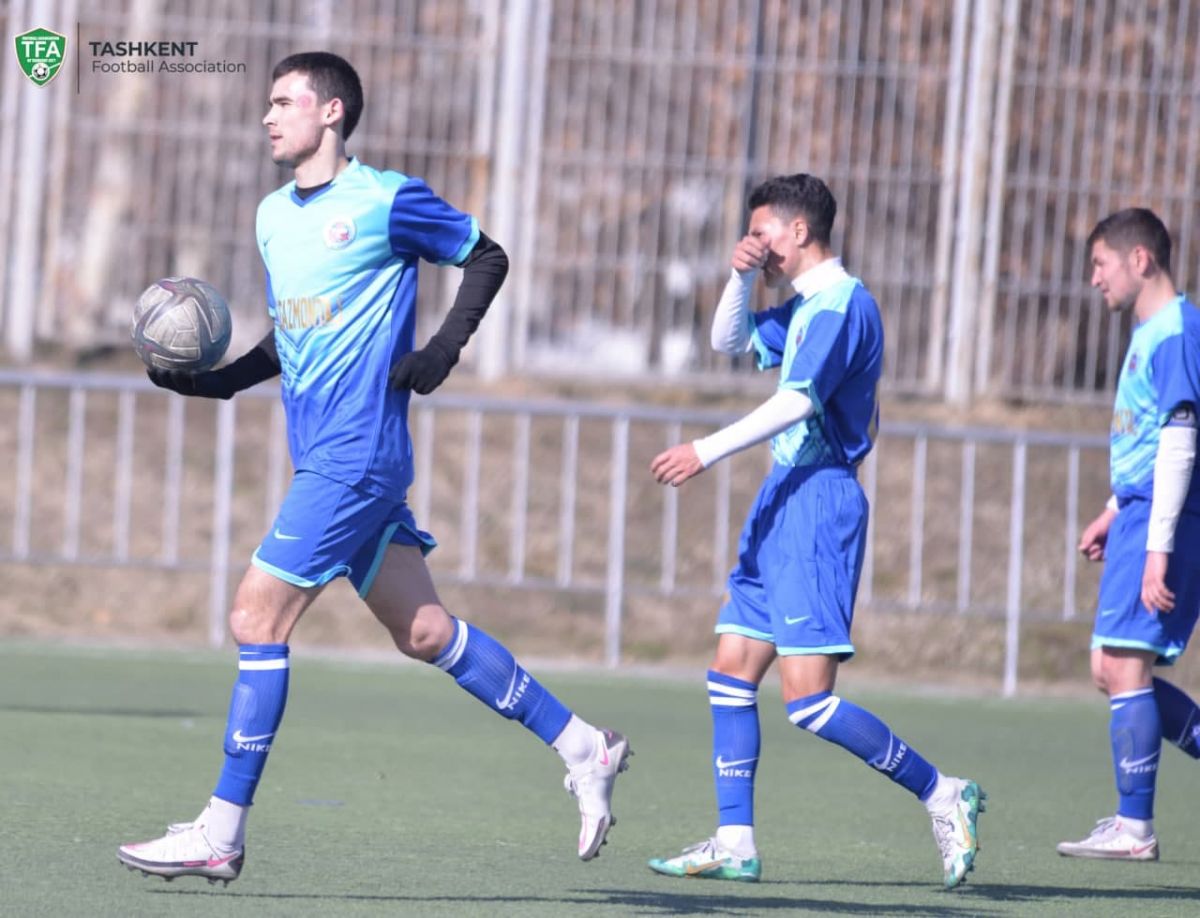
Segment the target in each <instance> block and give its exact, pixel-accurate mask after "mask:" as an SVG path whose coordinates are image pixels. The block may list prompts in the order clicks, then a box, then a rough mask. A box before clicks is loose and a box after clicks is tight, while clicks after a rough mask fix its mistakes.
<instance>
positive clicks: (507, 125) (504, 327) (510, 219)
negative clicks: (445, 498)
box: [478, 0, 535, 379]
mask: <svg viewBox="0 0 1200 918" xmlns="http://www.w3.org/2000/svg"><path fill="white" fill-rule="evenodd" d="M534 2H535V0H509V3H508V5H507V10H506V15H505V29H504V39H503V43H502V45H501V48H500V54H501V58H500V100H499V106H500V108H499V116H498V117H497V118H496V128H497V132H496V169H495V178H494V180H493V193H492V201H491V208H490V210H491V214H492V216H491V219H492V221H493V225H494V227H495V229H494V230H492V231H490V232H491V233H492V234H494V236H495V238H496V239H497V240H499V241H500V244H501V245H503V246H505V247H506V248H508V249H509V254H510V255H512V256H513V260H514V261H515V262H517V263H518V264H519V263H520V262H521V261H523V260H526V259H529V258H530V257H532V255H531V253H529V252H521V251H519V250H518V251H514V250H513V247H514V246H515V245H516V244H517V243H516V241H517V239H518V236H519V233H520V201H521V194H520V188H521V181H522V178H523V173H524V143H523V141H524V140H525V132H526V130H527V128H526V123H525V116H526V113H527V109H528V106H529V73H528V66H529V65H528V60H527V59H528V56H529V32H530V28H531V23H532V21H533V18H532V17H533V3H534ZM491 312H492V313H494V315H491V316H489V318H488V321H486V322H484V323H483V326H482V327H481V328H480V330H479V336H478V337H479V375H480V376H481V377H483V378H484V379H495V378H496V377H498V376H503V375H504V373H506V372H507V371H508V367H509V353H510V345H509V341H510V337H511V331H512V324H513V306H512V297H511V296H510V295H509V294H507V293H505V292H504V291H501V292H500V294H499V296H497V298H496V301H495V303H494V304H493V305H492V307H491Z"/></svg>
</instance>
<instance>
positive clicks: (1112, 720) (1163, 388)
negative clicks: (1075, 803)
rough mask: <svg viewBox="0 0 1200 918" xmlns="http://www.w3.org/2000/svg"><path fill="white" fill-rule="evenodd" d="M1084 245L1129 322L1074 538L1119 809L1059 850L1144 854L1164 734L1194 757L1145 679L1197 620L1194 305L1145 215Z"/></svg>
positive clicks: (1199, 527)
mask: <svg viewBox="0 0 1200 918" xmlns="http://www.w3.org/2000/svg"><path fill="white" fill-rule="evenodd" d="M1088 250H1089V253H1090V255H1091V263H1092V286H1093V287H1095V288H1096V289H1098V290H1099V291H1100V293H1101V294H1102V295H1103V297H1104V301H1105V303H1106V304H1107V306H1108V308H1109V309H1111V310H1113V311H1120V310H1132V311H1133V315H1134V318H1135V320H1136V324H1135V326H1134V329H1133V336H1132V337H1131V338H1130V341H1129V350H1128V352H1127V353H1126V355H1125V363H1124V365H1123V366H1122V367H1121V375H1120V377H1119V379H1118V381H1117V396H1116V403H1115V405H1114V407H1113V417H1112V428H1111V432H1110V466H1111V484H1112V498H1111V499H1110V500H1109V502H1108V506H1107V507H1105V509H1104V510H1103V511H1102V512H1101V513H1100V515H1099V516H1098V517H1096V519H1095V520H1093V521H1092V522H1091V524H1089V525H1088V527H1087V528H1086V529H1085V530H1084V531H1083V536H1082V538H1081V539H1080V542H1079V550H1080V552H1082V553H1083V555H1084V556H1085V557H1087V558H1088V559H1089V560H1092V561H1104V576H1103V577H1102V579H1101V581H1100V597H1099V602H1098V605H1097V610H1096V620H1095V625H1094V627H1093V630H1092V660H1091V663H1092V677H1093V679H1094V680H1095V682H1096V685H1097V686H1098V687H1099V689H1100V690H1101V691H1102V692H1104V693H1105V694H1106V695H1108V699H1109V709H1110V714H1109V737H1110V739H1111V741H1112V760H1113V774H1114V776H1115V778H1116V784H1117V812H1116V814H1115V815H1114V816H1110V817H1107V818H1105V819H1101V820H1100V821H1099V822H1097V823H1096V827H1095V829H1093V830H1092V833H1091V834H1090V835H1089V836H1088V837H1087V838H1084V839H1081V840H1080V841H1065V842H1062V843H1061V844H1060V845H1059V846H1058V853H1059V854H1062V855H1064V856H1067V857H1090V858H1107V859H1113V860H1134V861H1151V860H1157V859H1158V854H1159V849H1158V838H1157V836H1156V835H1155V833H1154V822H1153V819H1154V792H1155V788H1156V785H1157V782H1158V762H1159V754H1160V753H1161V751H1162V741H1163V739H1164V738H1166V739H1167V740H1168V741H1169V742H1171V743H1173V744H1174V745H1176V746H1178V747H1179V748H1180V749H1181V750H1183V751H1184V752H1186V753H1187V754H1188V755H1190V756H1191V757H1192V758H1195V759H1200V708H1198V707H1197V706H1196V703H1195V702H1194V701H1193V700H1192V699H1191V698H1189V697H1188V696H1187V695H1186V694H1185V693H1184V692H1182V691H1180V690H1179V689H1178V688H1176V687H1175V686H1174V685H1172V684H1171V683H1169V682H1167V681H1166V680H1164V679H1158V678H1155V677H1154V667H1155V666H1156V665H1157V666H1169V665H1171V664H1173V663H1174V662H1175V660H1177V659H1178V658H1179V656H1180V654H1182V653H1183V651H1184V648H1185V647H1186V646H1187V643H1188V640H1189V638H1190V637H1191V634H1192V630H1193V629H1194V628H1195V627H1196V618H1197V615H1198V614H1200V475H1196V474H1195V473H1194V471H1193V470H1194V467H1195V461H1196V428H1197V421H1196V412H1197V407H1198V406H1200V310H1198V309H1197V308H1196V306H1195V305H1194V304H1193V303H1191V302H1189V301H1188V299H1187V298H1186V297H1185V296H1183V295H1182V294H1181V293H1179V292H1178V291H1177V290H1176V289H1175V281H1174V280H1173V279H1172V277H1171V237H1170V235H1169V234H1168V233H1167V228H1166V227H1165V226H1163V223H1162V221H1161V220H1159V218H1158V217H1157V216H1156V215H1155V214H1154V213H1152V212H1151V211H1149V210H1146V209H1144V208H1129V209H1127V210H1120V211H1117V212H1116V213H1114V214H1110V215H1109V216H1108V217H1105V218H1104V219H1103V220H1101V221H1100V222H1099V223H1098V224H1096V227H1095V228H1094V229H1093V230H1092V233H1091V235H1090V236H1089V237H1088Z"/></svg>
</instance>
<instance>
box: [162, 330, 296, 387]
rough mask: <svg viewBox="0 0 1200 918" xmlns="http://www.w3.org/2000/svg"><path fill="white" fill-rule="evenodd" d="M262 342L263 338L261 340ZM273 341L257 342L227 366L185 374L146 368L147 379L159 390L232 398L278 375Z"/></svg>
mask: <svg viewBox="0 0 1200 918" xmlns="http://www.w3.org/2000/svg"><path fill="white" fill-rule="evenodd" d="M264 341H266V339H264ZM274 354H275V344H274V341H273V340H271V341H269V342H267V343H266V344H264V343H259V345H258V346H257V347H255V348H252V349H251V350H250V351H249V352H248V353H246V354H243V355H242V356H241V357H239V358H238V359H237V360H235V361H234V362H233V363H231V364H229V365H228V366H224V367H221V369H219V370H204V371H203V372H200V373H189V372H188V371H187V370H160V369H157V368H155V367H151V368H149V369H147V370H146V375H147V376H149V377H150V382H152V383H154V385H156V386H158V387H159V388H160V389H170V390H171V391H172V392H178V393H179V394H180V395H195V396H199V397H200V398H233V396H234V395H236V394H237V393H238V392H241V391H242V390H243V389H249V388H250V387H251V386H255V385H258V383H260V382H263V381H265V380H268V379H271V378H272V377H275V376H278V375H279V363H278V362H277V358H276V357H275V356H274Z"/></svg>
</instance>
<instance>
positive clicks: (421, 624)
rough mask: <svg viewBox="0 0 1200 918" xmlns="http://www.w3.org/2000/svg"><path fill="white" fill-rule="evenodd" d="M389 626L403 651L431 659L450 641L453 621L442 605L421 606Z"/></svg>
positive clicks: (410, 655) (400, 649)
mask: <svg viewBox="0 0 1200 918" xmlns="http://www.w3.org/2000/svg"><path fill="white" fill-rule="evenodd" d="M388 630H389V631H390V632H391V634H392V640H393V641H394V642H395V644H396V647H397V649H398V650H399V651H400V652H401V653H402V654H404V655H405V656H406V657H412V658H413V659H415V660H424V661H425V662H429V661H430V660H432V659H434V658H435V657H436V656H437V655H438V654H439V653H441V652H442V649H443V648H444V647H445V646H446V644H447V643H449V641H450V638H451V637H452V636H453V634H454V623H453V621H452V619H451V618H450V616H449V614H448V613H447V612H446V610H445V609H443V608H442V607H441V606H422V607H421V608H420V609H418V610H417V612H416V614H415V615H413V616H412V617H411V618H407V619H405V620H403V621H399V622H393V623H391V624H389V626H388Z"/></svg>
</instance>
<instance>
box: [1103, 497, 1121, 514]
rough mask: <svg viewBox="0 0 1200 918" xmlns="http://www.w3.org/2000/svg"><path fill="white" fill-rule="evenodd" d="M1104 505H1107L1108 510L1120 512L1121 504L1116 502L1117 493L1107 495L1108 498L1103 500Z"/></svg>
mask: <svg viewBox="0 0 1200 918" xmlns="http://www.w3.org/2000/svg"><path fill="white" fill-rule="evenodd" d="M1104 506H1105V507H1107V508H1108V509H1109V510H1111V511H1112V512H1113V513H1120V512H1121V505H1120V504H1118V503H1117V495H1115V494H1110V495H1108V500H1106V501H1105V502H1104Z"/></svg>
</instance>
